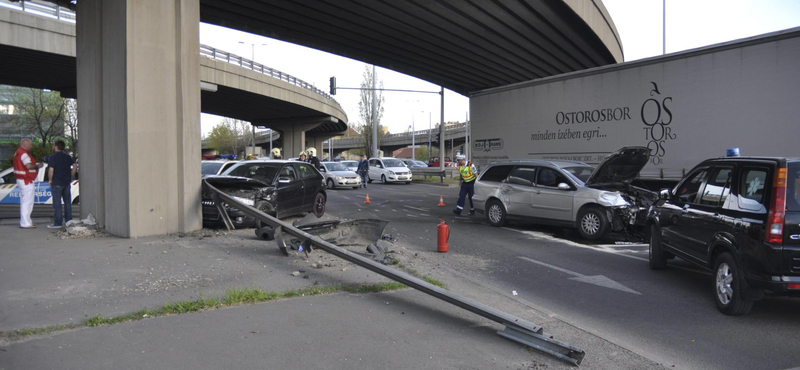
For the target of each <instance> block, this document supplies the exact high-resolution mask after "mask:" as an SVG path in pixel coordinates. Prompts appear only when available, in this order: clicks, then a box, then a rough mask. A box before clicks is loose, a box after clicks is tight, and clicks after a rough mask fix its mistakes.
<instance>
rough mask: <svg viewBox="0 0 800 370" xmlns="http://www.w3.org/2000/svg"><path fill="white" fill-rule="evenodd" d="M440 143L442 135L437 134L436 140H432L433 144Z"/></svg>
mask: <svg viewBox="0 0 800 370" xmlns="http://www.w3.org/2000/svg"><path fill="white" fill-rule="evenodd" d="M441 141H442V133H441V132H437V133H436V139H434V140H433V142H434V143H436V144H439V142H441Z"/></svg>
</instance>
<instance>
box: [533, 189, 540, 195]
mask: <svg viewBox="0 0 800 370" xmlns="http://www.w3.org/2000/svg"><path fill="white" fill-rule="evenodd" d="M533 192H534V193H535V194H541V193H542V191H541V190H538V189H537V190H534V191H533Z"/></svg>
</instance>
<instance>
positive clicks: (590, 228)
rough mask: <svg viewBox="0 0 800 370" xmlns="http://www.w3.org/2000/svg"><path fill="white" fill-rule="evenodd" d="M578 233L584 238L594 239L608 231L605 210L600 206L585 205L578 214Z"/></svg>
mask: <svg viewBox="0 0 800 370" xmlns="http://www.w3.org/2000/svg"><path fill="white" fill-rule="evenodd" d="M577 223H578V225H576V226H577V227H578V233H579V234H581V236H582V237H583V238H584V239H589V240H596V239H600V238H602V237H603V235H605V234H606V232H608V227H609V223H608V217H607V216H606V211H605V209H603V208H600V207H587V208H584V209H583V210H581V212H580V213H579V214H578V220H577Z"/></svg>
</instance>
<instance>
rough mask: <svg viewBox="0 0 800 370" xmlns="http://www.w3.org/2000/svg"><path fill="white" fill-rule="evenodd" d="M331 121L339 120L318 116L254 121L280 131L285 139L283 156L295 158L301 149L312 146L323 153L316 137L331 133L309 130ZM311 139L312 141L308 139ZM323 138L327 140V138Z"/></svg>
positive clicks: (261, 126) (282, 138) (319, 152)
mask: <svg viewBox="0 0 800 370" xmlns="http://www.w3.org/2000/svg"><path fill="white" fill-rule="evenodd" d="M329 122H338V120H337V119H336V118H334V117H331V116H316V117H307V118H299V119H292V120H275V121H254V122H252V123H253V125H255V126H256V127H258V128H271V129H273V130H275V131H279V132H280V133H281V141H283V153H282V154H283V158H294V157H297V155H298V154H300V151H303V150H306V149H307V148H308V147H310V146H313V147H314V148H316V149H317V155H318V156H319V155H321V153H322V152H321V151H320V148H321V146H317V145H316V141H314V140H315V139H314V138H315V137H317V135H329V133H320V134H316V133H312V134H308V133H307V131H310V130H313V129H315V128H317V127H319V126H321V125H322V124H324V123H329ZM309 139H310V140H311V141H308V140H309ZM323 140H327V138H326V139H323Z"/></svg>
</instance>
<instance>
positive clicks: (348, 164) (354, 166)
mask: <svg viewBox="0 0 800 370" xmlns="http://www.w3.org/2000/svg"><path fill="white" fill-rule="evenodd" d="M339 163H341V164H343V165H345V167H347V168H348V169H349V170H350V171H353V172H356V173H358V161H341V162H339Z"/></svg>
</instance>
